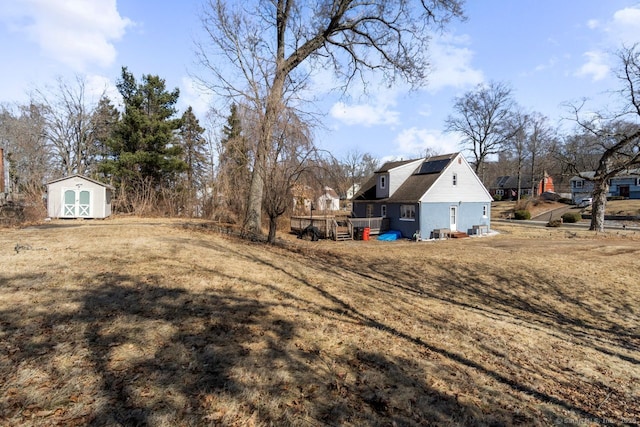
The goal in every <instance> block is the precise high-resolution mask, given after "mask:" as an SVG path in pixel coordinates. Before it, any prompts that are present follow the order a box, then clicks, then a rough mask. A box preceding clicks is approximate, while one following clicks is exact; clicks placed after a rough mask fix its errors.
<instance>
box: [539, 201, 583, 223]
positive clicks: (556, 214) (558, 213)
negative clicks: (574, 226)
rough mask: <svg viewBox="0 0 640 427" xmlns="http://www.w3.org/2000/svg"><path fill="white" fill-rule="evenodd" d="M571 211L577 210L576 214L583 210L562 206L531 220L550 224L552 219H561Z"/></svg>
mask: <svg viewBox="0 0 640 427" xmlns="http://www.w3.org/2000/svg"><path fill="white" fill-rule="evenodd" d="M571 210H575V211H576V212H580V211H581V210H582V209H580V208H576V207H575V206H569V205H567V206H562V207H559V208H557V209H553V210H551V211H548V212H545V213H543V214H541V215H538V216H536V217H534V218H531V220H532V221H545V222H549V221H551V220H552V219H560V218H561V217H562V215H564V214H565V213H566V212H569V211H571Z"/></svg>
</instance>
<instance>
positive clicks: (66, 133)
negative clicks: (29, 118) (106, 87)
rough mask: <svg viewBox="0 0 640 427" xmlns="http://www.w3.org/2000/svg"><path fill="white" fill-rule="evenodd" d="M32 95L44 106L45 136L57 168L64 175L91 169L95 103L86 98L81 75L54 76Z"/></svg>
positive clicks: (95, 148)
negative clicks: (68, 78) (48, 85)
mask: <svg viewBox="0 0 640 427" xmlns="http://www.w3.org/2000/svg"><path fill="white" fill-rule="evenodd" d="M103 95H104V94H103ZM34 96H35V99H36V102H37V103H39V104H41V105H42V106H43V107H44V108H43V114H44V118H45V120H46V123H47V126H46V129H47V131H46V132H47V137H48V139H49V141H50V143H51V144H52V147H53V149H54V151H55V153H56V156H55V157H56V160H57V163H58V165H57V166H58V167H57V169H58V171H59V172H60V173H62V174H63V175H65V176H66V175H71V174H74V173H77V174H81V175H83V174H86V173H89V172H94V169H95V166H96V163H97V154H98V151H99V149H98V146H97V145H96V140H95V133H94V127H95V123H94V121H93V120H92V118H93V117H92V116H93V113H94V111H95V109H96V105H97V102H93V101H92V100H90V99H88V97H87V89H86V82H85V80H84V78H83V77H79V76H77V77H76V79H75V83H68V82H66V81H65V80H63V79H62V78H58V80H57V86H56V87H55V88H50V89H38V90H37V91H36V92H35V94H34Z"/></svg>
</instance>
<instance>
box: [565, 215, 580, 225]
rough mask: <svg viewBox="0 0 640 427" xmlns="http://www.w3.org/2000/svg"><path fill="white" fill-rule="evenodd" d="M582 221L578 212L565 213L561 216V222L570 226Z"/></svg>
mask: <svg viewBox="0 0 640 427" xmlns="http://www.w3.org/2000/svg"><path fill="white" fill-rule="evenodd" d="M581 219H582V215H580V214H579V213H578V212H567V213H565V214H563V215H562V222H566V223H568V224H572V223H575V222H578V221H580V220H581Z"/></svg>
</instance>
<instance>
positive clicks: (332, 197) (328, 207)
mask: <svg viewBox="0 0 640 427" xmlns="http://www.w3.org/2000/svg"><path fill="white" fill-rule="evenodd" d="M315 208H316V210H319V211H323V212H331V211H338V210H340V196H338V193H336V192H335V190H334V189H333V188H331V187H324V189H323V190H322V194H320V196H318V198H317V199H316V205H315Z"/></svg>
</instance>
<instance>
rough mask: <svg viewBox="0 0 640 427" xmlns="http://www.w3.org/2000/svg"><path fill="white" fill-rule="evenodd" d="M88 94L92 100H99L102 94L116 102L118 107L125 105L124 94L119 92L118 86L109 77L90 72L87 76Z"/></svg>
mask: <svg viewBox="0 0 640 427" xmlns="http://www.w3.org/2000/svg"><path fill="white" fill-rule="evenodd" d="M85 81H86V92H87V96H88V97H90V98H91V100H92V101H94V102H96V103H97V102H98V101H99V100H100V97H101V96H102V95H105V96H106V97H107V98H109V99H110V100H111V102H113V103H114V105H115V106H116V107H120V106H122V105H123V102H122V95H120V92H118V88H117V87H116V85H115V84H114V83H113V81H112V80H111V79H110V78H109V77H105V76H99V75H97V74H88V75H87V76H86V77H85Z"/></svg>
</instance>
